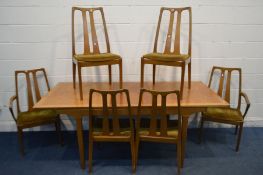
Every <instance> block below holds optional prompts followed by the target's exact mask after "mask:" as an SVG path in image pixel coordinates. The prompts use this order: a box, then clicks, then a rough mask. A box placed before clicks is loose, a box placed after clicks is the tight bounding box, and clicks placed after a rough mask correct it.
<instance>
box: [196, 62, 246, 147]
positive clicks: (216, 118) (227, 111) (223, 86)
mask: <svg viewBox="0 0 263 175" xmlns="http://www.w3.org/2000/svg"><path fill="white" fill-rule="evenodd" d="M216 72H219V75H220V78H219V79H218V81H219V82H218V88H217V94H218V95H219V96H220V97H222V98H223V99H224V100H226V101H227V102H228V103H230V94H231V93H230V92H231V76H232V75H233V74H232V73H233V72H237V75H238V81H239V84H238V88H237V90H238V103H237V107H236V108H233V107H229V108H208V109H207V111H206V112H204V113H203V114H202V118H201V124H200V134H199V141H200V142H201V138H202V130H203V123H204V121H212V122H218V123H225V124H231V125H235V126H236V129H235V134H237V131H238V128H239V132H238V137H237V143H236V152H238V150H239V144H240V140H241V135H242V130H243V123H244V118H245V116H246V114H247V112H248V109H249V107H250V102H249V99H248V96H247V95H246V93H244V92H242V88H241V86H242V72H241V68H227V67H217V66H214V67H213V68H212V72H211V75H210V80H209V84H208V87H209V88H211V86H212V81H213V78H215V76H216ZM226 75H227V76H226ZM242 97H243V98H244V99H245V102H246V109H245V111H244V113H243V114H242V113H241V110H240V109H241V98H242Z"/></svg>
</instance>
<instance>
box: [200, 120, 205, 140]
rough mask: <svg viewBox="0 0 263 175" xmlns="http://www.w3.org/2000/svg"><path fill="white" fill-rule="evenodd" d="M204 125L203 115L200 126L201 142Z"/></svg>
mask: <svg viewBox="0 0 263 175" xmlns="http://www.w3.org/2000/svg"><path fill="white" fill-rule="evenodd" d="M203 126H204V120H203V117H201V122H200V128H199V144H200V143H201V142H202V135H203Z"/></svg>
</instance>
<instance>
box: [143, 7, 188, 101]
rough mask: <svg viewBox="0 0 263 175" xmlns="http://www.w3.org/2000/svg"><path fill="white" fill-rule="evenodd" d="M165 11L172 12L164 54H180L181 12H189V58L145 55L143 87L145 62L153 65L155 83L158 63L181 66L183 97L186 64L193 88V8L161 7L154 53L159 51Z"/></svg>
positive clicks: (181, 90) (181, 91)
mask: <svg viewBox="0 0 263 175" xmlns="http://www.w3.org/2000/svg"><path fill="white" fill-rule="evenodd" d="M164 11H169V12H170V20H169V28H168V33H167V36H166V42H165V48H164V52H163V54H169V55H180V54H181V53H180V27H181V14H182V12H183V11H188V12H189V38H188V53H187V54H188V55H189V58H188V59H186V60H184V59H180V58H176V59H174V60H173V61H165V60H163V61H159V60H152V59H149V58H145V57H144V56H143V57H142V58H141V87H143V84H144V64H152V65H153V84H155V72H156V65H165V66H175V67H181V69H182V75H181V87H180V93H181V94H180V95H181V98H183V89H184V75H185V66H186V65H188V88H189V89H190V88H191V55H192V9H191V7H184V8H166V7H162V8H161V9H160V15H159V20H158V25H157V30H156V35H155V41H154V48H153V53H157V46H158V38H159V33H160V26H161V21H162V15H163V12H164ZM175 12H177V23H176V33H175V41H174V51H171V44H172V33H173V23H174V16H175Z"/></svg>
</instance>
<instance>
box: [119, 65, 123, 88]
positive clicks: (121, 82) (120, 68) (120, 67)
mask: <svg viewBox="0 0 263 175" xmlns="http://www.w3.org/2000/svg"><path fill="white" fill-rule="evenodd" d="M119 72H120V75H119V76H120V89H122V84H123V79H122V60H120V63H119Z"/></svg>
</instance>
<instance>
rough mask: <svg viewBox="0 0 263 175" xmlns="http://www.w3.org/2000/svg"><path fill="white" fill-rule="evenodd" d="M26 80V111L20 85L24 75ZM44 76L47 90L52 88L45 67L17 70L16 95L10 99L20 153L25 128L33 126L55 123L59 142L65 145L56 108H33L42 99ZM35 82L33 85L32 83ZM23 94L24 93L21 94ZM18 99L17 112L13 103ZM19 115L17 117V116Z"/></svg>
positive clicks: (10, 108)
mask: <svg viewBox="0 0 263 175" xmlns="http://www.w3.org/2000/svg"><path fill="white" fill-rule="evenodd" d="M22 75H24V77H25V81H26V87H27V88H26V91H27V94H26V95H27V103H28V104H23V105H22V106H28V109H27V110H25V111H22V110H21V106H20V95H19V94H21V93H22V92H20V85H21V87H22V85H23V83H22V81H20V80H21V79H22V78H23V76H22ZM40 75H41V76H43V77H44V80H45V84H46V87H47V90H48V91H49V90H50V86H49V83H48V79H47V74H46V71H45V69H44V68H40V69H32V70H17V71H15V91H16V95H14V96H12V97H11V98H10V101H9V110H10V112H11V115H12V117H13V119H14V121H15V122H16V126H17V132H18V142H19V147H20V153H21V155H22V156H23V155H24V144H23V129H25V128H32V127H36V126H41V125H47V124H55V127H56V131H57V134H58V137H59V142H60V144H61V145H63V138H62V134H61V131H60V119H59V115H58V114H57V112H56V111H55V110H49V109H42V110H39V109H38V110H35V109H33V106H34V103H36V102H38V101H39V100H40V99H41V92H40V88H39V84H40V83H39V81H40V80H38V77H39V76H40ZM31 77H32V78H31ZM31 82H33V85H32V84H31ZM21 95H22V94H21ZM21 98H22V96H21ZM14 101H16V113H17V115H15V112H14V110H13V108H14V107H13V103H14ZM16 116H17V117H16Z"/></svg>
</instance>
